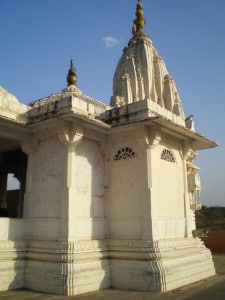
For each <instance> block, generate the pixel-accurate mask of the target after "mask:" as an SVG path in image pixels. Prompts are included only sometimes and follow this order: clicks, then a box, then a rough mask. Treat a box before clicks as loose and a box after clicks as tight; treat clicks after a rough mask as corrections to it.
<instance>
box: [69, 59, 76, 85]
mask: <svg viewBox="0 0 225 300" xmlns="http://www.w3.org/2000/svg"><path fill="white" fill-rule="evenodd" d="M76 82H77V75H76V70H75V68H74V64H73V59H71V60H70V69H69V71H68V75H67V83H68V86H69V85H76Z"/></svg>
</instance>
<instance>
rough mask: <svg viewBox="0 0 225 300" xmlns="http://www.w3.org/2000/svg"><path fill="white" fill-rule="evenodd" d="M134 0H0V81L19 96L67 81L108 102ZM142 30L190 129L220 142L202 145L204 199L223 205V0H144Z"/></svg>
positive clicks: (29, 97)
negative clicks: (71, 78)
mask: <svg viewBox="0 0 225 300" xmlns="http://www.w3.org/2000/svg"><path fill="white" fill-rule="evenodd" d="M136 2H137V1H136V0H82V1H78V0H11V1H9V0H0V11H1V17H0V37H1V43H0V45H1V47H0V85H2V86H4V87H5V88H6V89H8V90H9V91H10V92H11V93H13V94H14V95H15V96H16V97H17V98H18V99H19V100H20V101H21V102H23V103H28V102H31V101H34V100H36V99H38V98H42V97H45V96H48V95H50V94H51V93H57V92H59V91H61V90H62V89H63V88H64V87H65V86H66V75H67V70H68V67H69V61H70V59H71V58H73V59H74V61H75V67H76V70H77V75H78V87H79V88H80V89H81V90H82V91H83V92H84V93H85V94H87V95H89V96H91V97H93V98H97V99H99V100H101V101H102V102H105V103H109V101H110V97H111V95H112V78H113V73H114V70H115V67H116V64H117V62H118V60H119V58H120V56H121V53H122V49H123V48H124V46H126V44H127V42H128V40H129V39H130V37H131V27H132V22H133V20H134V18H135V7H136ZM142 2H143V6H144V11H145V19H146V20H147V24H146V26H145V31H146V33H147V34H148V35H149V36H150V37H151V38H152V40H153V44H154V45H155V47H156V48H157V49H158V51H159V53H160V55H161V56H162V57H163V59H164V60H165V62H166V64H167V68H168V70H169V72H170V74H171V75H172V77H173V78H174V79H175V82H176V85H177V88H178V90H179V93H180V98H181V100H182V102H183V106H184V109H185V112H186V115H189V114H193V115H194V119H195V128H196V130H197V131H198V132H199V133H201V134H203V135H205V136H207V137H209V138H211V139H214V140H216V141H218V142H219V143H220V147H218V148H217V149H212V150H204V151H200V153H199V158H198V160H197V163H198V165H199V166H200V167H201V178H202V185H203V192H202V201H203V203H204V204H207V205H209V204H211V205H212V204H217V205H225V134H224V131H225V126H224V125H225V121H224V112H225V94H224V86H225V75H224V73H225V72H224V71H225V17H224V13H225V1H224V0H169V1H168V0H157V1H154V0H143V1H142Z"/></svg>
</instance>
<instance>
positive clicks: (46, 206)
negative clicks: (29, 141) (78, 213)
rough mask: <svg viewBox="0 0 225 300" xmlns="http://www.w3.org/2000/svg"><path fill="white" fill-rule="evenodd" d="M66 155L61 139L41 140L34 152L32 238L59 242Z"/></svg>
mask: <svg viewBox="0 0 225 300" xmlns="http://www.w3.org/2000/svg"><path fill="white" fill-rule="evenodd" d="M64 168H65V152H64V148H63V146H62V145H61V144H60V143H59V141H58V139H57V136H51V137H49V138H46V139H44V140H42V141H40V142H39V143H38V145H37V147H36V149H35V151H34V153H33V179H32V187H31V195H30V205H29V212H28V218H29V226H28V237H29V238H32V239H35V238H37V239H57V238H58V235H59V218H60V207H61V200H62V197H63V196H64V195H63V191H64V188H63V184H64V177H65V174H64V173H65V172H64Z"/></svg>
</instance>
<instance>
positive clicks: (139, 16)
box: [132, 0, 146, 35]
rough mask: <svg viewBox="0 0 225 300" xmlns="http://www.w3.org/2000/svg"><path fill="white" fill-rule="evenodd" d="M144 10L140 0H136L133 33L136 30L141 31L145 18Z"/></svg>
mask: <svg viewBox="0 0 225 300" xmlns="http://www.w3.org/2000/svg"><path fill="white" fill-rule="evenodd" d="M143 16H144V11H143V7H142V2H141V0H138V3H137V8H136V19H135V20H134V25H135V26H133V28H132V33H133V35H135V34H136V33H137V32H143V28H144V25H145V23H146V20H145V19H144V18H143Z"/></svg>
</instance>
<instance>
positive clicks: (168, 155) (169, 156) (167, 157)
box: [161, 149, 176, 163]
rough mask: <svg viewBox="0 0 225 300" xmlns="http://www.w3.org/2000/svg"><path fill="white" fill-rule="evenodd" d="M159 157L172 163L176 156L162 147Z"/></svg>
mask: <svg viewBox="0 0 225 300" xmlns="http://www.w3.org/2000/svg"><path fill="white" fill-rule="evenodd" d="M161 159H162V160H166V161H169V162H172V163H176V158H175V155H174V154H173V152H172V151H171V150H170V149H164V150H163V151H162V153H161Z"/></svg>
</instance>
